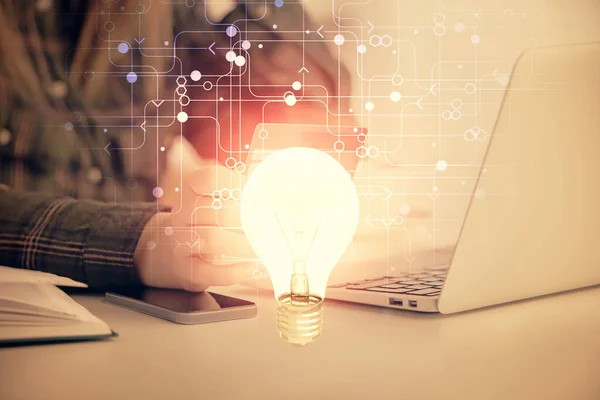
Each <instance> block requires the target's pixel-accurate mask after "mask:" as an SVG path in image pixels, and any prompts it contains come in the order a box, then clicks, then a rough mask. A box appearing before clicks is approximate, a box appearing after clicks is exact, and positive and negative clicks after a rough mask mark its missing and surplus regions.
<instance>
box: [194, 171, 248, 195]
mask: <svg viewBox="0 0 600 400" xmlns="http://www.w3.org/2000/svg"><path fill="white" fill-rule="evenodd" d="M246 180H247V176H246V175H245V174H242V173H240V172H237V171H235V170H233V169H230V168H227V167H224V166H222V165H217V164H213V165H210V166H206V167H203V168H200V169H198V170H197V171H195V172H193V173H191V174H190V175H189V177H188V180H187V182H186V186H188V187H190V188H191V189H192V192H193V193H195V194H196V196H211V197H218V196H220V195H221V192H222V191H224V190H228V191H229V192H232V191H233V190H235V189H237V190H241V189H242V187H243V186H244V185H245V183H246ZM215 192H219V195H217V193H215ZM213 195H215V196H213Z"/></svg>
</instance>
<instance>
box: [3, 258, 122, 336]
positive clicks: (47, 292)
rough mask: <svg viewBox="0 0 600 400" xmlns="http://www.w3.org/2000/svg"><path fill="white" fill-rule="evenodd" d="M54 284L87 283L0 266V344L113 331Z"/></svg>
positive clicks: (102, 333) (111, 333) (101, 334)
mask: <svg viewBox="0 0 600 400" xmlns="http://www.w3.org/2000/svg"><path fill="white" fill-rule="evenodd" d="M55 285H60V286H72V287H86V285H85V284H82V283H79V282H75V281H73V280H71V279H68V278H62V277H59V276H56V275H52V274H47V273H44V272H39V271H28V270H19V269H14V268H7V267H0V344H11V343H24V342H53V341H70V340H87V339H101V338H105V337H109V336H113V335H114V333H113V332H112V331H111V329H110V328H109V327H108V325H106V324H105V323H104V322H103V321H101V320H100V319H98V318H97V317H95V316H94V315H92V314H91V313H90V312H89V311H88V310H86V309H85V308H83V307H82V306H81V305H79V304H78V303H77V302H75V301H74V300H73V299H71V298H70V297H69V296H67V295H66V294H65V293H64V292H63V291H62V290H60V289H59V288H57V287H56V286H55Z"/></svg>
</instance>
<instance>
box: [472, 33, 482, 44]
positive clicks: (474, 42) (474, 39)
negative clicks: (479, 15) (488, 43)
mask: <svg viewBox="0 0 600 400" xmlns="http://www.w3.org/2000/svg"><path fill="white" fill-rule="evenodd" d="M480 41H481V38H480V37H479V35H477V34H475V35H473V36H471V42H473V44H479V42H480Z"/></svg>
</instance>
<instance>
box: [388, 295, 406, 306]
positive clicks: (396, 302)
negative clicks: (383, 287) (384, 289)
mask: <svg viewBox="0 0 600 400" xmlns="http://www.w3.org/2000/svg"><path fill="white" fill-rule="evenodd" d="M390 306H396V307H403V306H404V301H403V300H402V299H395V298H393V297H390Z"/></svg>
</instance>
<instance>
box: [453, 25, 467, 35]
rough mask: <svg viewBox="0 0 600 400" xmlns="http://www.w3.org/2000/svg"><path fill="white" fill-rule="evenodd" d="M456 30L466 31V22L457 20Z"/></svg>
mask: <svg viewBox="0 0 600 400" xmlns="http://www.w3.org/2000/svg"><path fill="white" fill-rule="evenodd" d="M454 30H455V31H456V32H458V33H461V32H464V30H465V24H463V23H462V22H457V23H456V25H454Z"/></svg>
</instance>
